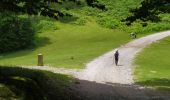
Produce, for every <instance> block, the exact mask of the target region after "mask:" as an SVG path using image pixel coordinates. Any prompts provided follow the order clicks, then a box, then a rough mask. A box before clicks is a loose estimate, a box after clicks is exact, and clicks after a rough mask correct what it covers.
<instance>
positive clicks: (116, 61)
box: [115, 58, 119, 66]
mask: <svg viewBox="0 0 170 100" xmlns="http://www.w3.org/2000/svg"><path fill="white" fill-rule="evenodd" d="M118 60H119V59H118V58H115V64H116V66H117V64H118Z"/></svg>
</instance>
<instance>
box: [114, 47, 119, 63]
mask: <svg viewBox="0 0 170 100" xmlns="http://www.w3.org/2000/svg"><path fill="white" fill-rule="evenodd" d="M114 57H115V64H116V66H117V65H118V61H119V52H118V49H116V51H115V53H114Z"/></svg>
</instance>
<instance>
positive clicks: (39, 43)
mask: <svg viewBox="0 0 170 100" xmlns="http://www.w3.org/2000/svg"><path fill="white" fill-rule="evenodd" d="M49 44H51V42H50V39H49V38H47V37H37V38H36V40H35V45H34V46H32V47H29V48H27V49H23V50H19V51H14V52H10V53H3V54H0V59H3V60H5V59H10V58H16V57H22V56H25V55H28V54H30V53H32V52H33V51H35V50H36V49H38V48H40V47H43V46H46V45H49Z"/></svg>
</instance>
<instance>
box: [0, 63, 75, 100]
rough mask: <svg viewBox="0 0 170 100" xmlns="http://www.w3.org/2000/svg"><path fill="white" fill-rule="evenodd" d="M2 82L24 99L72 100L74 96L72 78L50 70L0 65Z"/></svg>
mask: <svg viewBox="0 0 170 100" xmlns="http://www.w3.org/2000/svg"><path fill="white" fill-rule="evenodd" d="M0 83H2V84H4V85H5V86H7V87H8V88H9V89H11V90H12V91H13V92H14V93H16V95H17V96H21V98H23V100H70V97H72V96H71V94H70V93H69V84H71V83H70V78H69V77H68V76H66V75H61V74H54V73H51V72H48V71H40V70H31V69H25V68H19V67H6V66H0ZM0 92H2V91H0Z"/></svg>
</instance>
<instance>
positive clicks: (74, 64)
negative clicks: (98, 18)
mask: <svg viewBox="0 0 170 100" xmlns="http://www.w3.org/2000/svg"><path fill="white" fill-rule="evenodd" d="M49 25H51V27H53V28H47V29H42V30H40V31H39V32H38V37H39V38H38V41H39V43H38V45H39V46H38V47H37V48H35V49H30V50H23V51H19V52H14V53H9V54H4V55H1V56H0V65H22V66H25V65H27V66H36V65H37V54H39V53H42V54H43V55H44V64H45V65H47V66H54V67H65V68H83V67H85V64H86V63H87V62H89V61H90V60H92V59H94V58H95V57H97V56H100V55H101V54H103V53H105V52H107V51H109V50H112V49H113V48H115V47H118V46H120V45H121V44H123V43H125V42H127V41H128V40H129V37H128V36H129V34H127V33H125V32H122V31H118V30H113V29H107V28H102V27H101V26H99V25H98V24H96V23H95V22H94V21H89V22H88V23H86V25H84V26H78V25H73V24H64V23H60V22H55V21H54V22H53V24H48V25H46V26H47V27H49ZM46 26H44V27H46Z"/></svg>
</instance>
